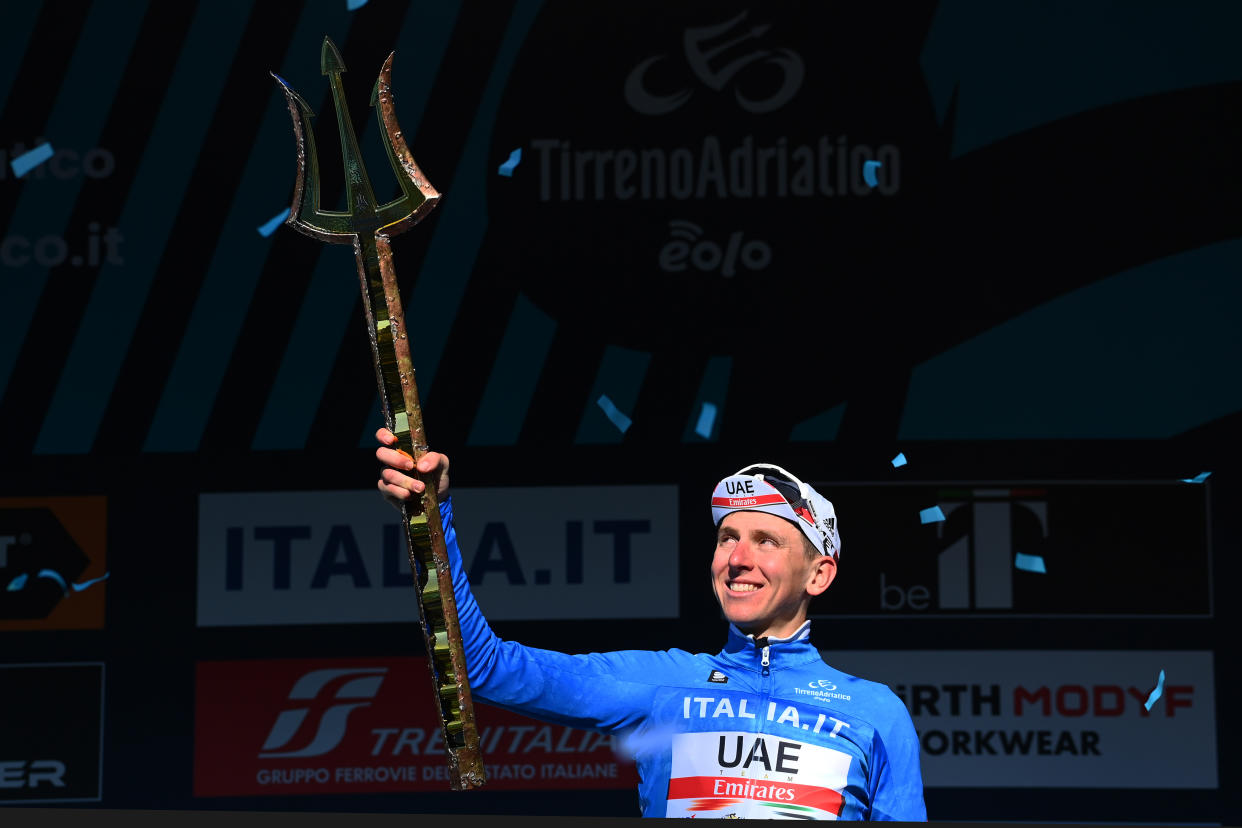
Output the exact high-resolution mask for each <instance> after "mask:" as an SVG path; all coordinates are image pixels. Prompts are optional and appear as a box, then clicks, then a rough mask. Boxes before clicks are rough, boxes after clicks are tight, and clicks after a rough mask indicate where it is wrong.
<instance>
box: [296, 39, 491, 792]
mask: <svg viewBox="0 0 1242 828" xmlns="http://www.w3.org/2000/svg"><path fill="white" fill-rule="evenodd" d="M392 58H393V55H391V54H390V55H389V56H388V59H387V60H386V61H384V66H383V68H382V69H381V70H380V74H379V78H378V79H377V80H376V82H375V87H374V89H373V90H372V92H371V106H373V107H375V111H376V115H377V116H378V117H379V124H380V136H381V137H382V138H383V140H384V147H385V148H386V149H387V150H388V160H389V161H390V162H391V164H392V169H393V172H394V173H395V174H396V176H397V180H398V182H400V184H401V191H402V195H401V197H400V198H397V199H395V200H393V201H390V202H388V203H387V204H376V203H375V191H374V190H373V189H372V188H371V182H370V180H369V179H368V178H367V171H366V168H365V167H364V166H363V164H362V154H361V153H360V152H359V151H358V139H357V137H356V136H355V135H354V126H353V123H352V122H351V121H350V118H349V110H348V108H347V107H346V105H345V92H344V87H343V85H342V83H341V73H342V72H344V71H345V64H344V62H343V61H342V60H341V53H340V52H339V51H337V48H336V44H334V43H333V42H332V40H331V39H330V38H327V37H325V38H324V40H323V51H322V52H321V56H320V69H321V71H322V72H323V74H325V75H327V76H328V82H329V84H330V85H331V87H332V101H333V104H334V105H335V107H336V122H337V125H338V126H339V127H340V131H341V152H342V155H343V156H344V160H345V185H346V188H347V198H348V201H347V204H348V209H347V210H346V211H345V212H343V213H339V212H332V211H329V210H323V209H321V208H320V206H319V157H318V154H317V152H316V149H315V135H314V132H313V131H312V129H311V118H312V117H313V116H314V113H313V112H312V111H311V108H310V106H309V105H307V103H306V101H305V100H303V99H302V96H301V95H299V94H298V93H297V92H295V91H294V90H293V88H292V87H290V86H289V84H288V83H286V82H285V81H284V79H283V78H281V77H280V76H279V75H276V74H275V73H272V77H274V78H276V81H277V83H279V84H280V87H281V89H282V91H283V92H284V93H285V100H286V101H287V102H288V104H289V114H290V116H291V117H292V118H293V134H294V137H295V138H296V139H297V145H298V165H297V168H298V172H297V179H296V181H295V183H294V188H293V203H292V206H291V207H290V214H289V218H288V219H287V220H286V222H285V223H286V224H288V225H289V226H290V227H292V228H293V229H295V230H297V231H298V232H300V233H305V234H306V235H308V236H312V237H314V238H316V239H319V240H320V241H324V242H328V243H329V244H352V245H353V246H354V258H355V260H356V262H357V265H358V279H359V281H360V282H361V284H362V307H363V310H364V312H365V313H366V321H367V334H368V335H369V336H370V339H371V356H372V358H373V361H374V364H375V379H376V381H377V383H378V384H379V391H380V403H381V405H382V407H383V411H384V422H385V423H386V424H387V426H388V429H389V430H390V431H391V432H392V433H393V434H394V435H396V438H397V444H398V446H399V447H400V448H401V450H402V451H404V452H405V453H406V454H409V455H410V456H412V457H413V458H414V461H415V463H417V462H418V460H419V459H421V458H422V457H423V455H424V454H426V453H427V435H426V433H425V432H424V430H423V416H422V409H421V408H420V406H419V402H418V386H417V385H416V384H415V383H414V363H413V361H412V360H411V358H410V343H409V339H408V338H407V336H406V328H405V318H404V315H403V313H402V310H401V295H400V293H399V292H398V290H397V274H396V271H395V269H394V267H393V261H392V249H391V247H390V246H389V243H388V240H389V239H390V238H391V237H392V236H395V235H397V234H398V233H402V232H404V231H406V230H408V229H409V228H411V227H413V226H414V225H415V224H417V223H418V222H419V221H420V220H422V218H423V217H424V216H426V215H427V214H428V213H429V212H431V209H432V208H433V207H435V206H436V203H437V202H438V201H439V199H440V194H439V193H438V192H437V191H436V190H435V188H433V187H432V186H431V184H429V183H428V182H427V179H426V177H424V176H423V174H422V171H421V170H419V168H418V164H416V163H414V156H412V155H411V154H410V150H409V148H408V147H407V146H406V143H405V139H404V138H403V137H402V135H401V127H400V126H399V125H398V124H397V116H396V113H395V111H394V106H393V99H392V89H391V82H392ZM419 477H420V478H421V479H422V481H423V483H424V484H425V488H424V490H423V493H422V496H421V498H418V502H413V501H411V502H410V503H407V504H404V505H403V506H402V508H401V518H402V524H403V525H404V526H405V539H406V548H407V550H408V552H409V557H410V568H411V569H412V570H413V573H414V584H415V587H416V592H417V597H418V614H419V619H420V621H421V622H422V628H423V636H424V638H425V639H426V645H427V663H428V665H429V666H430V668H431V682H432V686H433V688H434V691H435V698H436V701H437V702H438V708H439V713H440V723H441V725H442V726H443V729H444V744H445V748H446V750H447V753H448V762H449V785H450V786H451V787H452V789H453V790H468V789H470V788H477V787H480V786H482V785H483V784H484V782H486V776H485V774H484V770H483V759H482V754H481V753H480V751H479V734H478V729H477V728H476V727H475V722H474V708H473V705H472V704H471V700H470V685H469V683H468V682H467V680H466V659H465V654H464V652H463V650H462V641H461V629H460V627H459V626H458V622H457V603H456V601H455V600H454V597H453V581H452V577H451V574H450V571H449V559H448V552H447V551H446V550H445V547H444V532H443V529H442V527H441V525H440V510H439V493H438V492H437V491H436V483H437V481H436V480H435V479H433V477H432V475H423V474H419Z"/></svg>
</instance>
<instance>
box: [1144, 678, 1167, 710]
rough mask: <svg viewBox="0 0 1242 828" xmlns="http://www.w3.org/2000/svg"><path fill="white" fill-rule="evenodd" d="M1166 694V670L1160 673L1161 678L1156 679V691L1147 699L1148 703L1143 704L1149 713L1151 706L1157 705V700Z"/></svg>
mask: <svg viewBox="0 0 1242 828" xmlns="http://www.w3.org/2000/svg"><path fill="white" fill-rule="evenodd" d="M1163 694H1164V670H1161V671H1160V678H1158V679H1156V689H1155V690H1152V691H1151V695H1150V696H1148V697H1147V701H1146V702H1145V703H1144V704H1143V706H1144V707H1146V708H1147V710H1148V712H1151V706H1152V705H1153V704H1155V703H1156V699H1158V698H1160V696H1161V695H1163Z"/></svg>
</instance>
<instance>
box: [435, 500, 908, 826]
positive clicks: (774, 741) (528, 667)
mask: <svg viewBox="0 0 1242 828" xmlns="http://www.w3.org/2000/svg"><path fill="white" fill-rule="evenodd" d="M440 514H441V517H442V518H443V523H444V538H445V541H446V545H447V547H448V552H449V558H450V560H451V561H452V570H453V592H454V594H455V596H456V602H457V613H458V619H459V621H460V624H461V631H462V638H463V643H464V646H465V652H466V663H467V668H468V674H469V679H470V688H471V693H472V694H473V697H474V698H475V699H479V700H480V701H485V702H487V703H488V704H492V705H495V706H497V707H502V708H504V709H506V710H512V711H516V712H518V713H522V714H524V715H527V716H531V717H533V718H536V719H541V720H544V721H548V722H553V723H556V724H562V725H568V726H570V727H577V728H584V729H589V730H596V731H604V732H609V733H621V734H625V737H624V743H625V744H626V745H628V746H629V748H630V750H631V752H632V753H633V754H634V758H635V761H636V763H637V765H638V772H639V776H640V777H641V782H640V783H639V789H638V793H639V801H640V806H641V808H642V813H643V816H647V817H698V818H710V817H738V818H743V819H757V818H758V819H762V818H769V819H872V820H897V821H903V822H915V821H925V820H926V819H927V812H926V809H925V808H924V805H923V781H922V777H921V775H920V772H919V742H918V737H917V735H916V734H915V730H914V724H913V722H911V720H910V714H909V713H908V712H906V708H905V706H904V705H903V704H902V703H901V700H900V699H898V698H897V696H896V695H895V694H894V693H893V692H892V691H891V690H890V689H889V688H888V687H886V686H884V685H882V684H877V683H875V682H870V681H866V680H864V679H860V678H855V677H854V676H850V675H847V674H845V673H842V672H841V671H840V670H834V669H833V668H832V667H830V666H828V665H827V664H825V663H824V661H823V660H822V659H821V658H820V655H819V652H818V651H817V650H816V649H815V647H814V646H813V645H812V644H811V641H810V622H809V621H808V622H807V623H806V624H803V626H802V627H801V629H799V630H798V632H797V633H795V634H794V635H793V636H791V637H789V638H786V639H777V638H767V639H762V638H761V639H758V640H756V639H754V638H753V636H747V635H744V634H743V633H742V632H741V631H739V630H738V629H737V628H736V627H735V626H733V625H732V624H730V625H729V639H728V642H727V643H726V644H725V647H724V649H723V650H721V651H720V652H719V653H717V654H715V655H708V654H706V653H688V652H685V651H683V650H665V651H662V652H653V651H648V650H623V651H618V652H611V653H591V654H589V655H569V654H567V653H560V652H555V651H552V650H540V649H537V648H534V647H526V646H523V645H521V644H518V643H516V642H513V641H503V640H501V639H499V638H497V637H496V635H495V634H494V633H493V632H492V630H491V628H490V627H488V624H487V620H486V619H485V618H484V617H483V614H482V613H481V612H480V611H479V607H478V604H476V603H475V600H474V596H473V595H471V593H470V583H469V581H468V580H467V578H466V575H465V571H464V569H463V567H462V562H461V552H460V550H459V548H458V546H457V533H456V531H455V530H454V529H453V525H452V517H453V510H452V503H451V500H450V499H449V498H447V497H446V498H445V499H444V500H443V501H442V502H441V504H440Z"/></svg>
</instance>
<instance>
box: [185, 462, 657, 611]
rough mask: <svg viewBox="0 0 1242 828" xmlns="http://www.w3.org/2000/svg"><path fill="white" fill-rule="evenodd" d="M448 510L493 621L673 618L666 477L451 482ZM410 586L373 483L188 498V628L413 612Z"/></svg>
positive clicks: (394, 525)
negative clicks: (520, 484) (193, 575)
mask: <svg viewBox="0 0 1242 828" xmlns="http://www.w3.org/2000/svg"><path fill="white" fill-rule="evenodd" d="M453 505H454V514H455V523H456V525H457V527H456V528H457V537H458V543H459V545H460V547H461V550H462V556H463V562H464V564H465V566H466V571H467V573H468V575H469V577H470V581H471V585H472V591H473V593H474V595H475V597H476V598H477V600H478V602H479V605H480V606H481V607H482V608H483V610H484V612H485V613H486V615H487V617H488V618H489V619H491V620H493V621H507V620H535V619H546V620H555V619H570V618H636V617H643V618H670V617H676V616H677V614H678V602H677V572H678V570H677V545H678V534H677V488H676V487H675V486H579V487H527V488H489V489H454V490H453ZM411 583H412V579H411V574H410V569H409V559H408V557H407V555H406V551H405V539H404V538H403V537H402V533H401V526H400V520H399V518H398V515H397V513H396V512H395V511H394V510H393V509H392V507H391V506H389V505H388V504H386V503H385V502H384V501H383V500H382V499H381V498H379V497H378V496H377V495H376V493H375V492H374V491H361V492H359V491H339V492H259V493H241V494H203V495H200V497H199V550H198V624H199V626H230V625H247V624H255V625H259V624H326V623H351V622H408V621H416V620H417V619H418V610H417V606H416V604H415V603H414V601H413V600H411V597H412V595H411V591H410V590H411Z"/></svg>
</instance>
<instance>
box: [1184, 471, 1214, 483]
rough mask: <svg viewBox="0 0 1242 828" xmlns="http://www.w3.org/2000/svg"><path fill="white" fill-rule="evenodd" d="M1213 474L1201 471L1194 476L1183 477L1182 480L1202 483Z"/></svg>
mask: <svg viewBox="0 0 1242 828" xmlns="http://www.w3.org/2000/svg"><path fill="white" fill-rule="evenodd" d="M1211 474H1212V473H1211V472H1199V473H1198V474H1196V475H1195V476H1194V477H1183V478H1182V482H1183V483H1202V482H1203V481H1204V480H1207V479H1208V477H1210V476H1211Z"/></svg>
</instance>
